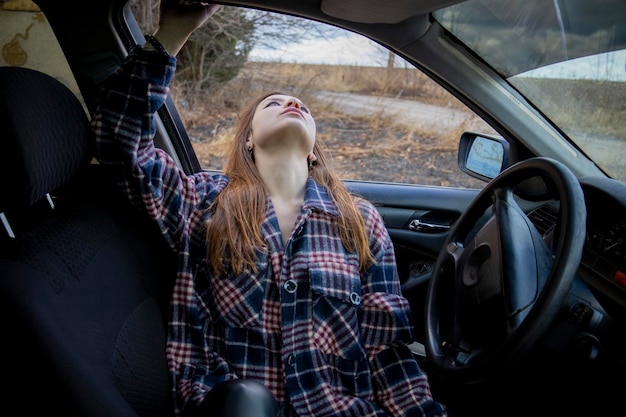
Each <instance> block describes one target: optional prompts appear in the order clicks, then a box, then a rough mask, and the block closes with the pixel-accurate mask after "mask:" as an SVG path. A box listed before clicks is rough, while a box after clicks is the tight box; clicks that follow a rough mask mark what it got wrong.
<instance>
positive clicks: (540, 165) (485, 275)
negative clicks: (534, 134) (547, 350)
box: [425, 158, 586, 384]
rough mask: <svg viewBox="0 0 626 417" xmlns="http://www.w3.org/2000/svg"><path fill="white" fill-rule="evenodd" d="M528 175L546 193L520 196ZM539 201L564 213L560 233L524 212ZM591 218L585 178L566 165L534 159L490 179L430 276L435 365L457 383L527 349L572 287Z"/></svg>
mask: <svg viewBox="0 0 626 417" xmlns="http://www.w3.org/2000/svg"><path fill="white" fill-rule="evenodd" d="M539 179H542V180H543V181H541V182H539ZM528 181H534V182H533V184H535V185H536V184H543V185H542V186H543V187H544V192H543V193H540V195H537V194H535V195H534V197H532V198H531V197H529V195H527V194H524V195H525V199H520V198H519V196H516V192H517V194H520V193H519V190H520V189H521V188H520V187H523V186H524V184H525V185H528ZM532 200H536V201H544V200H546V202H549V203H551V204H552V205H553V206H554V207H556V208H557V210H558V214H557V218H556V227H555V229H554V233H553V236H552V238H551V239H545V237H544V236H542V234H541V233H540V232H539V231H538V230H537V228H536V227H535V225H534V224H533V223H532V221H531V220H530V219H529V218H528V216H527V215H526V213H525V211H524V210H523V209H522V206H521V204H523V203H524V202H526V203H528V202H529V201H532ZM526 211H528V209H527V210H526ZM585 224H586V208H585V201H584V195H583V192H582V189H581V187H580V184H579V182H578V180H577V178H576V177H575V176H574V174H573V173H572V172H571V171H570V170H569V169H568V168H567V167H565V165H563V164H562V163H560V162H558V161H555V160H553V159H550V158H531V159H528V160H525V161H522V162H519V163H517V164H515V165H513V166H511V167H509V168H508V169H507V170H505V171H503V172H502V173H501V174H500V175H498V176H497V177H496V178H494V179H493V180H491V181H490V182H489V183H488V184H487V185H486V186H485V188H484V189H482V190H481V191H480V193H479V194H478V195H477V196H476V198H475V199H474V200H473V201H472V202H471V203H470V205H469V207H468V208H467V210H466V211H465V212H464V213H463V214H462V215H461V217H460V218H459V219H458V220H457V222H456V223H455V225H454V226H453V228H452V229H451V230H450V233H449V235H448V237H447V239H446V242H445V244H444V247H443V249H442V251H441V252H440V254H439V256H438V258H437V262H436V265H435V268H434V270H433V274H432V276H431V278H430V282H429V286H428V291H427V295H426V306H425V309H426V323H425V327H426V328H425V332H426V337H425V348H426V354H427V357H428V359H429V361H430V362H429V363H430V365H431V366H432V371H434V372H435V373H436V374H438V375H439V376H440V377H441V378H443V379H444V380H445V381H448V382H451V383H457V384H475V383H480V382H486V381H492V380H493V378H494V377H495V376H497V375H498V374H500V373H501V372H503V371H505V370H507V369H510V368H511V367H512V366H513V365H515V364H516V363H518V361H519V360H520V359H521V358H522V357H524V356H525V355H526V354H528V353H529V351H530V350H531V348H532V347H533V346H535V345H536V343H537V342H538V340H539V339H540V338H541V336H542V335H543V334H544V333H545V331H546V330H547V329H548V327H549V326H550V324H551V323H552V321H553V320H554V318H555V317H556V315H557V313H558V312H559V310H560V309H561V307H562V305H563V303H564V301H565V297H566V295H567V293H568V292H569V290H570V287H571V285H572V282H573V280H574V276H575V274H576V271H577V269H578V266H579V264H580V260H581V256H582V250H583V245H584V242H585Z"/></svg>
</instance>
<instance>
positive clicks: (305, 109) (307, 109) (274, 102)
mask: <svg viewBox="0 0 626 417" xmlns="http://www.w3.org/2000/svg"><path fill="white" fill-rule="evenodd" d="M281 105H282V104H281V103H280V102H278V101H276V100H270V101H268V102H267V103H266V104H265V108H268V107H270V106H281ZM299 108H300V110H302V111H303V112H305V113H308V114H311V111H310V110H309V108H308V107H307V106H305V105H304V104H300V105H299Z"/></svg>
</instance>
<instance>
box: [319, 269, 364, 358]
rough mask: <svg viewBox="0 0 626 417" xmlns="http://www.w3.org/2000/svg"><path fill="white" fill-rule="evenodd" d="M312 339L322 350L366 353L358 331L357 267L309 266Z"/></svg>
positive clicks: (354, 355) (337, 353) (347, 355)
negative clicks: (312, 267) (311, 267)
mask: <svg viewBox="0 0 626 417" xmlns="http://www.w3.org/2000/svg"><path fill="white" fill-rule="evenodd" d="M309 275H310V282H311V290H312V316H313V320H312V321H313V342H314V344H315V346H316V347H317V348H318V349H319V350H320V351H321V352H323V353H325V354H328V355H334V356H337V357H340V358H346V359H353V360H360V359H363V358H364V356H365V350H364V349H363V347H362V345H361V337H360V334H359V323H358V309H359V307H360V304H361V281H360V275H359V271H358V266H356V265H349V264H336V265H328V266H326V267H325V268H314V269H310V271H309Z"/></svg>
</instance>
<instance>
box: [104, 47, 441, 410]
mask: <svg viewBox="0 0 626 417" xmlns="http://www.w3.org/2000/svg"><path fill="white" fill-rule="evenodd" d="M175 66H176V59H175V58H174V57H171V56H167V55H164V54H159V53H156V52H153V51H145V50H143V49H141V48H139V47H136V48H134V49H133V50H132V51H131V53H130V54H129V56H128V57H127V58H126V59H125V61H124V62H123V63H122V65H120V67H119V68H118V69H117V71H116V72H115V74H113V75H112V76H111V77H110V78H109V80H108V81H107V94H106V96H105V97H104V98H103V100H102V102H101V103H100V106H99V108H98V110H97V112H96V114H95V115H94V118H93V120H92V126H93V129H94V131H95V133H96V137H97V156H98V159H99V161H100V163H102V164H118V165H119V164H123V165H124V167H125V170H126V172H127V175H126V179H125V181H124V184H123V187H124V189H125V191H126V193H127V194H128V196H129V198H130V199H131V201H133V202H134V203H136V204H138V205H140V206H142V207H143V208H144V209H145V210H146V211H147V213H148V214H149V216H151V218H152V219H154V221H156V223H157V224H158V225H159V227H160V229H161V231H162V233H163V236H164V237H165V239H166V240H167V242H168V243H169V245H170V246H171V247H172V249H173V250H174V251H176V252H177V254H178V255H179V267H178V274H177V280H176V284H175V288H174V291H173V295H172V298H171V307H170V318H169V326H168V328H169V331H168V332H169V334H168V343H167V358H168V363H169V371H170V374H171V380H172V390H173V395H174V398H175V401H174V403H175V410H174V411H175V414H176V415H177V416H180V415H184V414H185V412H186V411H188V410H191V409H193V408H194V407H195V406H197V404H199V403H200V402H201V401H202V400H203V398H204V397H205V396H206V394H207V393H208V391H210V390H211V388H212V387H213V386H214V385H215V384H217V383H218V382H220V381H223V380H227V379H233V378H251V379H255V380H258V381H260V382H262V383H263V384H265V386H266V387H268V388H269V389H270V390H271V392H272V393H273V394H274V396H275V397H276V399H277V400H278V401H279V403H280V405H281V415H284V416H296V415H297V416H302V417H304V416H312V417H313V416H314V417H321V416H358V417H364V416H425V415H428V416H435V415H437V416H440V415H445V410H444V408H443V406H442V405H441V404H439V403H437V402H436V401H434V400H433V398H432V395H431V392H430V388H429V385H428V381H427V379H426V376H425V375H424V374H423V373H422V371H421V370H420V368H419V366H418V364H417V362H416V360H415V358H414V357H413V355H412V353H411V352H410V350H409V349H408V348H407V345H408V344H409V343H410V342H411V341H412V332H413V326H412V322H411V315H410V311H409V306H408V303H407V301H406V299H404V298H403V297H402V296H401V291H400V283H399V279H398V275H397V270H396V266H395V255H394V252H393V246H392V243H391V240H390V238H389V235H388V233H387V231H386V229H385V226H384V224H383V221H382V218H381V216H380V215H379V213H378V212H377V210H376V209H375V208H374V207H373V206H372V205H371V204H369V203H368V202H362V203H360V209H361V211H362V213H363V216H364V219H365V222H366V225H367V229H368V232H369V235H370V247H371V250H372V253H373V255H374V257H375V260H376V263H375V265H373V266H371V267H370V268H369V269H368V270H367V271H365V272H359V262H358V256H357V255H356V254H354V253H350V252H348V251H347V250H346V249H345V248H344V246H343V245H342V243H341V240H340V238H339V236H338V228H337V216H338V215H339V214H338V212H337V209H336V207H335V204H334V203H333V201H332V199H331V198H330V196H329V195H328V193H327V191H326V189H324V188H323V187H321V186H320V185H318V184H317V183H315V181H313V180H312V179H311V178H309V180H308V182H307V185H306V194H305V200H304V204H303V206H302V210H301V212H300V215H299V217H298V219H297V222H296V225H295V227H294V229H293V232H292V235H291V237H290V238H289V240H288V242H287V243H286V244H283V242H282V238H281V233H280V229H279V226H278V220H277V217H276V214H275V212H274V209H273V206H272V203H271V200H269V199H268V201H267V217H266V219H265V222H264V223H263V225H262V230H263V236H264V238H265V242H266V243H267V248H268V251H267V253H266V254H260V256H259V261H258V271H259V272H258V273H252V272H250V271H248V272H246V273H244V274H241V275H238V276H235V275H233V274H232V273H230V272H229V271H228V270H227V271H226V273H224V274H223V275H222V276H212V275H211V274H209V273H208V272H207V268H206V265H205V256H206V249H207V246H206V245H207V242H206V241H205V235H204V230H203V225H204V223H205V222H206V220H207V208H208V206H209V204H210V203H211V201H212V200H213V199H214V198H215V196H216V195H217V194H218V193H219V192H220V191H221V190H223V189H224V187H226V186H227V184H228V178H227V177H226V176H224V175H221V174H218V175H215V174H209V173H207V172H199V173H195V174H193V175H186V174H185V173H184V172H183V171H181V170H180V169H179V168H178V167H177V165H176V163H175V162H174V161H173V160H172V159H171V158H170V157H169V156H168V155H167V154H166V153H165V152H164V151H162V150H160V149H157V148H156V147H155V146H154V144H153V137H154V134H155V122H154V113H155V112H156V111H157V110H158V109H159V107H160V106H161V105H162V104H163V103H164V101H165V99H166V96H167V94H168V92H169V83H170V81H171V79H172V76H173V74H174V70H175ZM209 244H210V243H209ZM227 256H228V255H227V254H225V257H227Z"/></svg>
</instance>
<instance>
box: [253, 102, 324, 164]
mask: <svg viewBox="0 0 626 417" xmlns="http://www.w3.org/2000/svg"><path fill="white" fill-rule="evenodd" d="M315 135H316V127H315V120H314V119H313V116H312V115H311V112H310V110H309V108H308V107H307V106H305V105H304V104H303V103H302V102H301V101H300V100H299V99H298V98H296V97H292V96H288V95H282V94H274V95H271V96H269V97H267V98H265V99H264V100H262V101H261V102H260V103H259V104H258V105H257V107H256V111H255V113H254V116H253V118H252V135H251V137H250V138H249V141H250V142H252V143H253V146H254V149H255V153H258V152H257V151H261V152H265V151H267V152H274V151H279V152H281V153H282V152H285V151H293V152H297V153H298V155H299V154H300V153H302V154H303V155H304V157H306V156H307V155H308V154H309V153H311V152H312V151H313V145H314V144H315Z"/></svg>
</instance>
